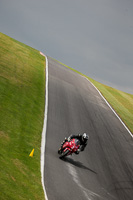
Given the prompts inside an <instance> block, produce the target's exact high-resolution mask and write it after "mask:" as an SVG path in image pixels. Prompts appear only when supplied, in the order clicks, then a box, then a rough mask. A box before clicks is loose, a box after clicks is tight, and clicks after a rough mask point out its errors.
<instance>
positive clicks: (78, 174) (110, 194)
mask: <svg viewBox="0 0 133 200" xmlns="http://www.w3.org/2000/svg"><path fill="white" fill-rule="evenodd" d="M48 61H49V89H48V91H49V96H48V98H49V101H48V122H47V135H46V150H45V172H44V179H45V188H46V192H47V196H48V200H60V199H62V200H70V199H72V200H81V199H82V200H87V199H88V200H102V199H103V200H132V199H133V141H132V138H131V136H130V135H129V133H128V132H127V130H126V129H125V128H124V126H123V125H122V124H121V123H120V121H119V120H118V118H117V117H116V116H115V115H114V113H113V112H112V111H111V109H110V108H109V107H108V105H107V104H106V103H105V101H104V100H103V99H102V97H101V96H100V95H99V93H98V92H97V90H96V89H95V88H94V87H93V86H92V85H91V84H90V83H89V82H88V81H87V80H86V79H85V78H84V77H82V76H80V75H79V74H77V73H75V72H73V71H71V70H70V69H68V68H66V67H64V66H62V65H61V64H59V63H58V62H56V61H54V60H53V59H51V58H48ZM83 132H87V133H88V134H89V135H90V139H89V142H88V146H87V147H86V149H85V151H84V152H81V153H80V154H79V155H73V156H71V157H69V158H66V159H65V160H64V161H63V160H60V159H59V158H58V154H57V150H58V148H59V146H60V143H61V141H62V140H63V139H64V137H66V136H69V135H70V134H78V133H83Z"/></svg>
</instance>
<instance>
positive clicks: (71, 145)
mask: <svg viewBox="0 0 133 200" xmlns="http://www.w3.org/2000/svg"><path fill="white" fill-rule="evenodd" d="M79 147H80V141H79V140H78V139H72V140H71V141H70V142H68V141H66V142H65V143H64V144H63V146H62V148H60V149H59V150H58V154H59V155H60V156H59V158H64V157H66V156H69V155H72V154H73V153H75V152H76V151H77V150H78V148H79Z"/></svg>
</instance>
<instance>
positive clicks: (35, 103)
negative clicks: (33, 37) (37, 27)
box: [0, 33, 45, 200]
mask: <svg viewBox="0 0 133 200" xmlns="http://www.w3.org/2000/svg"><path fill="white" fill-rule="evenodd" d="M44 95H45V58H44V57H43V56H41V55H40V54H39V51H37V50H35V49H33V48H31V47H29V46H26V45H24V44H22V43H20V42H18V41H16V40H14V39H12V38H10V37H8V36H6V35H4V34H2V33H0V199H1V200H8V199H9V200H18V199H19V200H21V199H23V200H24V199H32V200H35V199H36V200H39V199H41V200H42V199H44V193H43V189H42V185H41V173H40V145H41V133H42V127H43V115H44V105H45V102H44V100H45V96H44ZM33 148H34V149H35V152H34V156H33V157H32V158H31V157H29V154H30V152H31V151H32V149H33Z"/></svg>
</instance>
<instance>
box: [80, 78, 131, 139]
mask: <svg viewBox="0 0 133 200" xmlns="http://www.w3.org/2000/svg"><path fill="white" fill-rule="evenodd" d="M82 77H84V78H85V79H87V78H86V77H85V76H82ZM87 81H89V82H90V83H91V84H92V85H93V87H94V88H95V89H96V90H97V91H98V93H99V94H100V96H101V97H102V98H103V99H104V101H105V102H106V104H107V105H108V106H109V107H110V109H111V110H112V111H113V113H114V114H115V115H116V117H117V118H118V119H119V120H120V122H121V123H122V124H123V126H124V127H125V128H126V130H127V131H128V133H129V134H130V135H131V137H132V138H133V134H132V133H131V131H130V130H129V129H128V128H127V126H126V125H125V123H124V122H123V121H122V120H121V118H120V117H119V116H118V115H117V113H116V112H115V111H114V109H113V108H112V107H111V105H110V104H109V103H108V101H107V100H106V99H105V98H104V96H103V95H102V94H101V92H100V91H99V90H98V89H97V88H96V86H95V85H94V84H93V83H92V82H91V81H90V80H89V79H87Z"/></svg>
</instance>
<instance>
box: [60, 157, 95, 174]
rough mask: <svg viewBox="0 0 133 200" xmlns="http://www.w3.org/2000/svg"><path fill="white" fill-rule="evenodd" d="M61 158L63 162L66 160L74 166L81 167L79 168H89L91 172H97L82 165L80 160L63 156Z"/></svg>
mask: <svg viewBox="0 0 133 200" xmlns="http://www.w3.org/2000/svg"><path fill="white" fill-rule="evenodd" d="M62 160H63V161H64V162H68V163H70V164H72V165H74V166H76V167H79V168H81V169H86V170H89V171H91V172H93V173H95V174H97V173H96V172H95V171H93V170H92V169H90V168H88V167H86V166H84V165H83V163H81V162H79V161H75V160H73V159H72V158H64V159H62Z"/></svg>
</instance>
